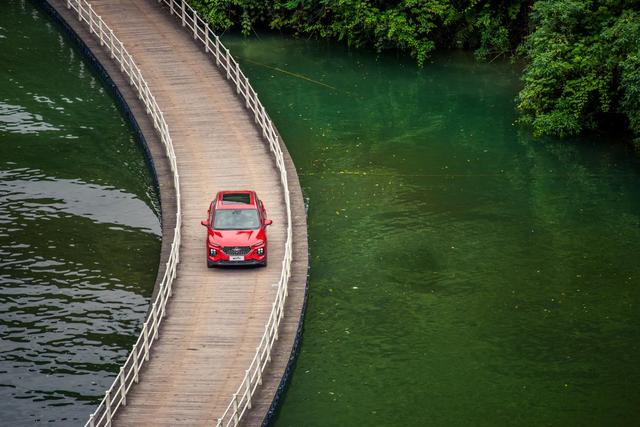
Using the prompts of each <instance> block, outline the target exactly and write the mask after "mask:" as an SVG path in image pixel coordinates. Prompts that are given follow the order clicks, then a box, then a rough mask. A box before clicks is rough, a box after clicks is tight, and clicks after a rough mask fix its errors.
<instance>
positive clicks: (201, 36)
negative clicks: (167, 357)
mask: <svg viewBox="0 0 640 427" xmlns="http://www.w3.org/2000/svg"><path fill="white" fill-rule="evenodd" d="M158 3H163V4H165V5H166V6H168V10H169V11H170V13H171V14H172V15H177V17H178V18H179V19H180V21H181V23H182V26H183V27H186V28H187V29H188V30H189V31H190V32H191V33H192V34H193V38H194V40H198V41H200V42H202V43H203V45H204V49H205V52H206V53H208V54H210V55H211V57H212V59H213V60H214V61H215V64H216V66H217V67H218V68H219V69H220V70H221V72H223V74H225V75H226V77H227V79H228V80H231V81H232V82H233V84H234V85H235V90H236V93H237V95H238V97H240V98H241V99H242V100H243V101H244V102H245V106H246V108H247V109H248V110H250V111H251V112H253V117H254V120H255V122H256V124H257V126H258V127H259V128H260V130H261V131H262V136H263V137H264V139H265V142H266V143H268V144H269V149H270V150H271V152H272V154H273V156H274V158H275V162H276V166H277V167H278V171H279V172H280V181H281V184H282V187H283V194H284V201H285V208H286V213H287V239H286V242H285V248H284V249H285V250H284V259H283V260H282V269H281V273H280V279H279V281H278V284H277V291H276V296H275V301H274V302H273V304H272V308H271V313H270V314H269V318H268V320H267V322H266V324H265V330H264V333H263V334H262V338H261V339H260V342H259V343H258V346H257V347H256V352H255V354H254V356H253V359H252V360H251V363H250V364H249V366H248V368H247V369H246V370H245V375H244V377H243V379H242V381H241V382H240V384H239V386H238V389H237V390H236V392H235V393H233V395H232V396H231V397H230V401H229V404H228V405H227V407H226V409H225V411H224V412H223V413H222V415H221V416H220V417H219V418H218V419H217V424H216V425H217V426H224V427H227V426H230V425H233V426H236V425H238V423H239V421H240V419H241V418H242V416H243V415H244V414H245V412H246V411H247V410H248V409H251V398H252V396H253V394H254V393H255V391H256V389H257V388H258V386H259V385H261V384H262V374H263V372H264V370H265V369H266V366H267V364H268V363H269V362H270V361H271V349H272V347H273V345H274V342H275V341H276V340H277V339H278V326H279V325H280V321H281V320H282V317H283V316H284V304H285V301H286V298H287V295H288V283H289V277H290V275H291V255H292V244H293V240H292V235H293V229H292V222H291V201H290V195H289V184H288V180H287V170H286V167H285V163H284V156H283V153H282V149H281V145H280V144H281V141H280V138H279V135H278V133H277V132H276V130H275V128H274V126H273V122H272V121H271V119H270V118H269V116H268V115H267V112H266V111H265V108H264V106H263V105H262V103H261V102H260V100H259V99H258V94H257V93H256V91H255V90H254V89H253V88H252V87H251V85H250V84H249V79H247V77H246V76H245V75H244V74H243V73H242V71H241V70H240V66H239V64H238V62H237V61H236V60H235V59H234V58H233V57H232V56H231V54H230V53H229V49H227V48H226V47H225V46H224V45H223V44H222V43H221V42H220V39H219V38H218V36H217V35H215V34H214V33H213V31H212V30H211V29H210V27H209V25H208V24H207V23H206V22H205V21H203V20H202V18H200V16H198V14H197V13H196V12H195V10H193V8H191V6H189V5H188V4H187V3H186V1H184V0H158ZM67 7H68V8H73V9H74V10H75V11H76V12H77V15H78V19H79V20H80V21H84V22H86V23H87V25H88V26H89V29H90V31H91V32H92V33H94V34H95V35H96V37H97V38H98V39H99V40H100V44H101V45H103V46H106V47H107V49H108V50H109V52H110V54H111V57H112V58H113V59H114V60H115V61H117V63H118V64H120V69H121V71H122V72H124V73H125V74H126V75H127V76H128V77H129V82H130V83H131V85H133V86H135V88H136V89H137V91H138V97H139V98H140V99H141V100H142V102H143V103H144V104H145V107H146V109H147V113H148V114H151V116H152V117H153V123H154V126H155V128H156V130H157V131H158V133H159V134H160V137H161V139H162V142H163V144H164V146H165V149H166V151H167V156H168V158H169V160H170V163H171V170H172V172H173V177H174V185H175V188H176V203H177V215H176V228H175V231H174V241H173V243H172V245H171V253H170V255H169V260H168V261H167V268H166V271H165V274H164V277H163V278H162V281H161V282H160V288H159V292H158V294H157V296H156V299H155V300H154V302H153V304H152V308H151V311H150V313H149V315H148V317H147V320H146V321H145V323H144V325H143V327H142V331H141V333H140V336H139V337H138V340H137V341H136V343H135V344H134V346H133V349H132V350H131V354H129V357H128V358H127V360H126V362H125V363H124V365H123V366H122V367H121V368H120V373H119V374H118V376H116V378H115V380H114V382H113V384H112V385H111V387H110V388H109V390H107V391H106V393H105V397H104V399H103V400H102V402H100V405H99V406H98V408H96V410H95V412H94V413H93V414H91V416H90V418H89V421H88V422H87V424H86V425H87V426H102V425H111V421H112V419H113V417H114V415H115V413H116V411H117V410H118V409H119V408H120V406H121V405H126V396H127V393H128V392H129V390H130V389H131V387H132V386H133V384H134V383H137V382H138V380H139V371H140V368H141V366H142V364H143V363H144V362H145V361H148V360H149V349H150V347H151V345H152V343H153V342H154V341H155V340H156V339H157V336H158V327H159V325H160V322H161V321H162V318H163V317H164V315H165V308H166V304H167V300H168V299H169V297H170V296H171V287H172V284H173V279H174V278H175V277H176V266H177V264H178V262H179V253H178V248H179V247H180V225H181V222H182V221H181V220H182V218H181V210H180V185H179V176H178V170H177V165H176V157H175V153H174V150H173V145H172V142H171V136H170V134H169V128H168V126H167V123H166V122H165V120H164V117H163V114H162V111H160V108H159V107H158V104H157V103H156V100H155V98H154V97H153V95H152V94H151V92H150V91H149V87H148V85H147V83H146V82H145V80H144V79H143V77H142V74H141V73H140V69H139V68H138V66H137V65H136V64H135V62H134V61H133V58H132V57H131V55H130V54H129V53H128V52H127V51H126V49H125V48H124V46H123V44H122V42H121V41H120V40H118V38H117V37H116V36H115V35H114V33H113V31H112V30H111V29H110V28H109V27H108V26H107V25H106V24H105V22H104V21H103V20H102V18H101V17H100V16H99V15H97V14H96V13H95V12H94V11H93V8H92V6H91V4H89V3H88V2H87V1H86V0H67Z"/></svg>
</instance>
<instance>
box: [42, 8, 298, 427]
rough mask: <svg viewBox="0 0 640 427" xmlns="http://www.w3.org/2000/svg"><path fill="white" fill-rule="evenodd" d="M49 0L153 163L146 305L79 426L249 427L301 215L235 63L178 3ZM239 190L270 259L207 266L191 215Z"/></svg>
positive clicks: (282, 345) (291, 312)
mask: <svg viewBox="0 0 640 427" xmlns="http://www.w3.org/2000/svg"><path fill="white" fill-rule="evenodd" d="M48 2H49V4H50V5H51V6H52V7H53V8H54V9H55V10H56V11H57V12H58V14H59V15H60V16H61V17H62V18H63V19H64V20H65V21H66V23H67V24H68V26H70V27H71V28H72V29H73V31H74V32H75V33H76V34H77V35H78V37H79V38H81V39H82V40H83V42H84V43H85V44H86V45H87V47H88V48H89V49H90V50H91V52H92V53H93V55H94V56H95V57H96V58H97V59H98V61H99V62H100V63H101V64H102V65H103V67H104V68H105V69H106V71H107V73H108V74H109V76H110V77H111V79H112V80H113V81H114V83H115V84H116V86H117V87H118V89H119V90H120V93H122V96H123V97H124V98H125V101H126V102H127V104H128V105H129V107H130V108H131V111H132V112H133V115H134V116H135V119H136V121H137V122H138V124H139V125H140V127H141V129H142V131H143V133H144V134H145V139H146V140H147V144H148V145H149V150H150V152H151V154H152V157H153V161H154V164H155V166H156V170H157V171H160V172H159V173H158V178H159V185H160V189H161V193H162V194H161V197H162V204H163V256H162V259H163V265H161V268H160V272H159V277H158V282H157V284H156V290H155V292H154V301H153V303H152V306H151V309H150V311H149V315H148V318H147V320H146V322H145V324H144V326H143V329H142V332H141V335H140V337H139V339H138V341H137V343H136V345H135V346H134V347H133V349H132V351H131V354H130V356H129V358H128V359H127V361H126V363H125V364H124V366H122V368H121V369H120V373H119V375H118V376H117V377H116V379H115V381H114V383H113V385H112V386H111V388H110V389H109V390H107V391H106V393H105V397H104V399H103V400H102V402H101V404H100V405H99V407H98V408H97V409H96V410H95V412H94V413H93V414H92V415H91V418H90V420H89V421H88V422H87V425H91V426H93V425H111V424H112V423H114V424H116V425H136V426H137V425H178V424H182V425H224V426H227V425H238V424H239V423H241V422H242V423H245V424H247V425H256V424H260V423H262V422H263V420H264V419H265V415H266V414H267V411H268V410H269V408H270V407H271V404H272V402H273V400H274V395H275V393H276V390H277V388H278V386H279V385H280V382H281V379H282V377H283V373H284V372H285V368H286V367H287V365H288V362H289V358H290V355H291V354H292V346H293V342H294V339H295V336H296V333H297V330H298V323H299V320H300V313H301V309H302V305H303V300H304V292H305V287H306V269H307V262H308V261H307V246H306V245H307V242H306V219H305V211H304V205H303V200H302V193H301V190H300V185H299V183H298V179H297V175H296V172H295V168H294V166H293V163H292V162H291V159H290V157H289V155H288V153H287V151H286V147H285V145H284V144H283V143H282V140H281V138H280V137H279V135H278V133H277V131H276V130H275V128H274V126H273V124H272V122H271V120H270V119H269V117H268V115H267V114H266V112H265V110H264V107H263V106H262V104H261V103H260V101H259V100H258V96H257V94H256V93H255V91H254V90H253V89H252V88H251V86H250V84H249V81H248V79H247V78H246V77H245V76H244V75H243V74H242V71H241V70H240V68H239V66H238V64H237V62H235V60H234V59H233V57H232V56H231V55H230V53H229V51H228V50H227V49H226V48H225V47H224V46H223V45H222V44H221V43H220V41H219V40H218V38H217V36H215V35H214V34H213V33H212V32H211V31H210V29H209V27H208V26H207V25H206V24H205V23H204V22H203V21H202V20H201V19H200V18H199V17H198V16H197V15H196V14H195V12H194V11H193V10H192V9H191V8H190V7H189V6H188V5H187V4H186V3H185V2H184V1H182V0H179V1H176V0H160V1H158V2H156V1H152V0H144V1H143V0H137V1H121V0H93V1H91V2H87V0H48ZM183 27H184V28H183ZM216 66H217V67H216ZM118 68H119V70H118ZM145 113H146V114H145ZM154 129H155V135H151V133H152V132H153V131H154ZM154 141H155V142H154ZM154 144H155V145H154ZM162 164H166V167H165V168H164V169H163V166H162ZM162 171H164V172H162ZM171 188H173V190H171ZM244 188H249V189H254V190H256V191H257V192H258V194H259V196H260V197H261V199H262V200H263V201H264V203H265V206H266V208H267V212H268V216H269V217H270V218H271V219H273V225H272V226H271V227H270V229H269V251H270V253H269V266H268V267H267V268H264V269H253V270H229V269H227V270H222V269H215V270H209V269H207V267H206V263H205V248H204V238H205V230H204V229H203V228H202V226H201V225H200V220H201V219H204V218H205V216H206V210H207V207H208V204H209V202H210V200H211V199H212V197H213V195H214V194H215V193H216V191H218V190H222V189H244ZM168 194H175V198H173V197H170V196H167V195H168ZM172 218H175V228H170V227H168V226H167V225H168V224H172ZM170 219H171V221H169V220H170Z"/></svg>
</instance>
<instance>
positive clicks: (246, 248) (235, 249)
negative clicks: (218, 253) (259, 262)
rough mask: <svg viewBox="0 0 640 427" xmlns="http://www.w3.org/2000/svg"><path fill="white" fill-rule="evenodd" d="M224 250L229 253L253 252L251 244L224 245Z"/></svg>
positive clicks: (242, 253)
mask: <svg viewBox="0 0 640 427" xmlns="http://www.w3.org/2000/svg"><path fill="white" fill-rule="evenodd" d="M222 250H223V251H224V253H225V254H227V255H246V254H248V253H249V252H251V246H223V247H222Z"/></svg>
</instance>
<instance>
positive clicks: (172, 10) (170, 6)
mask: <svg viewBox="0 0 640 427" xmlns="http://www.w3.org/2000/svg"><path fill="white" fill-rule="evenodd" d="M173 2H174V0H169V9H170V10H171V14H172V15H173V14H174V9H173Z"/></svg>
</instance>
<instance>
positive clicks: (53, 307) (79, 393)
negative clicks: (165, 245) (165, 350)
mask: <svg viewBox="0 0 640 427" xmlns="http://www.w3.org/2000/svg"><path fill="white" fill-rule="evenodd" d="M159 252H160V221H159V207H158V197H157V194H156V190H155V187H154V182H153V178H152V176H151V173H150V171H149V169H148V167H147V165H146V162H145V157H144V151H143V150H142V148H141V147H140V146H139V143H138V142H137V141H136V140H135V138H134V136H133V131H132V129H131V128H130V126H129V124H128V123H127V122H126V121H125V120H124V118H123V115H122V113H121V111H119V110H118V108H117V106H116V104H115V101H114V99H113V97H112V96H111V95H110V93H109V92H108V91H107V89H106V88H105V87H104V85H103V83H102V82H101V80H100V78H99V77H98V75H97V74H96V73H95V72H94V70H93V69H92V68H91V66H90V64H89V63H88V62H87V61H86V60H85V59H84V58H83V57H82V54H81V52H80V51H79V50H78V49H77V48H76V47H75V45H73V43H72V42H71V41H70V40H69V39H68V38H67V36H66V35H65V34H63V32H62V31H61V29H60V28H58V27H57V26H56V25H55V24H54V23H53V21H52V20H51V19H50V17H49V16H48V15H46V14H45V13H43V12H42V11H41V10H40V9H38V8H37V7H36V3H32V2H29V1H20V0H13V1H8V2H7V1H3V2H0V425H6V426H23V425H25V426H26V425H33V424H44V423H54V424H57V425H82V424H84V422H85V421H86V419H87V418H88V416H89V413H90V412H91V411H92V410H93V408H94V406H95V405H96V404H97V402H99V400H100V399H101V398H102V396H103V393H104V391H105V390H106V388H107V387H108V386H109V385H110V383H111V381H112V379H113V377H114V376H115V375H116V374H117V372H118V369H119V366H120V364H121V363H122V362H123V361H124V359H125V358H126V356H127V354H128V351H129V349H130V347H131V345H132V344H133V342H134V340H135V338H136V336H137V332H138V331H139V329H140V327H141V325H142V321H143V320H144V316H145V313H146V311H147V308H148V300H149V297H150V295H151V291H152V289H153V283H154V280H155V276H156V272H157V268H158V262H159Z"/></svg>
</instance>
